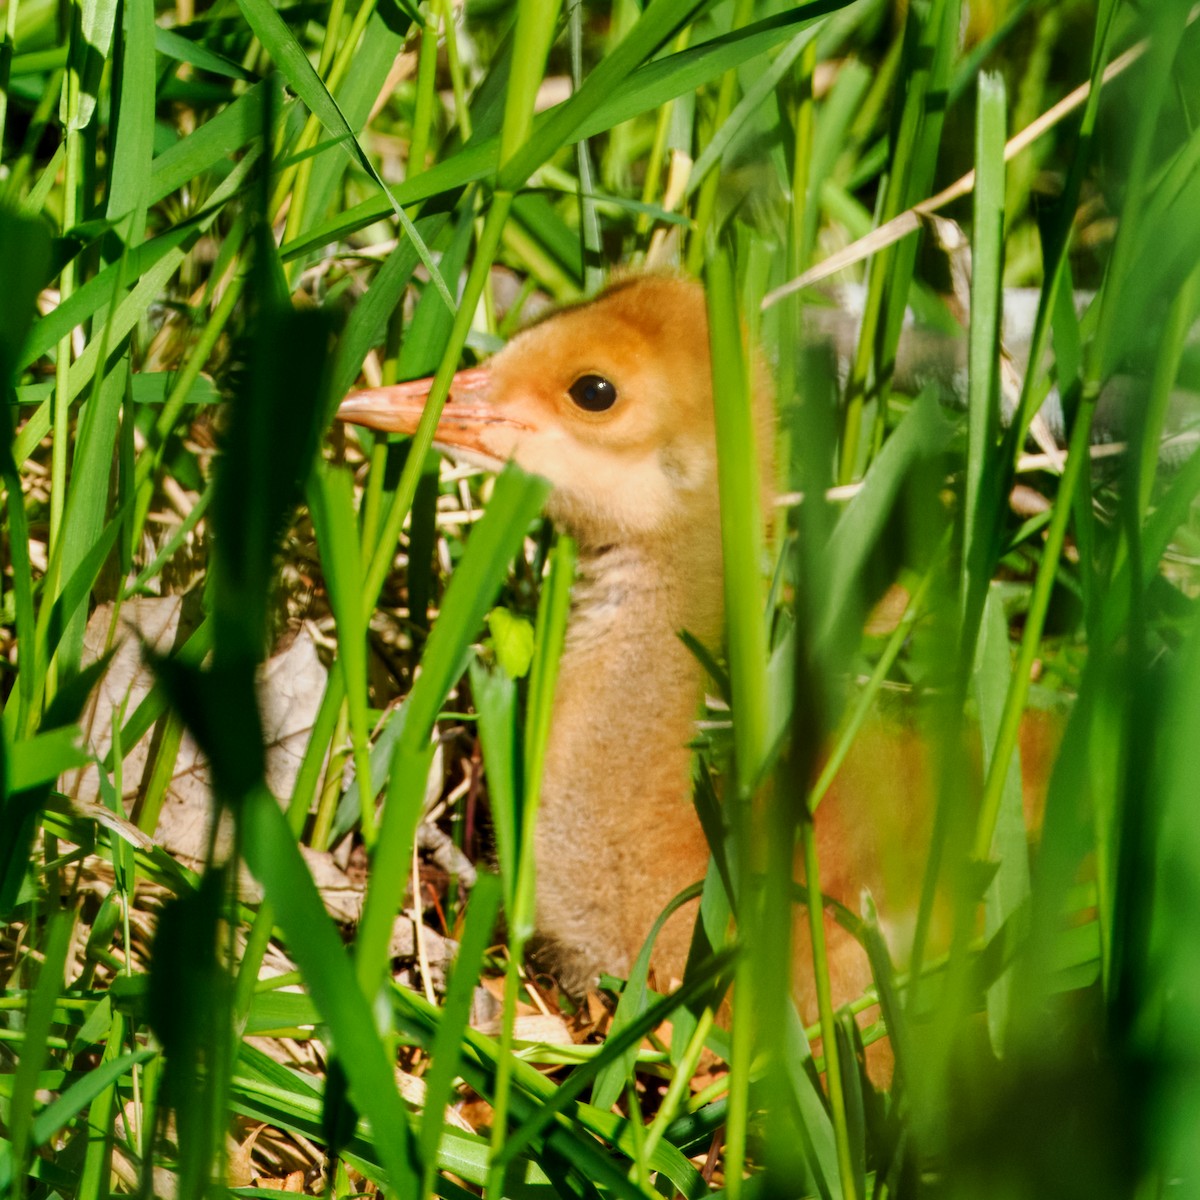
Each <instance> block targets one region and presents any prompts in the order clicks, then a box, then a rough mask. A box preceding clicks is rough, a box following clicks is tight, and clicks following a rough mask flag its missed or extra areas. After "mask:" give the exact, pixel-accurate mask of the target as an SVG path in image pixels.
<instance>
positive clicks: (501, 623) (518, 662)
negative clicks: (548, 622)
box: [487, 605, 533, 679]
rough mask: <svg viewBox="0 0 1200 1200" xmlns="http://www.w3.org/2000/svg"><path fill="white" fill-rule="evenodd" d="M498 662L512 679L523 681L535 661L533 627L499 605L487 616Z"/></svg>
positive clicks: (522, 618)
mask: <svg viewBox="0 0 1200 1200" xmlns="http://www.w3.org/2000/svg"><path fill="white" fill-rule="evenodd" d="M487 623H488V628H489V629H490V630H491V631H492V648H493V649H494V650H495V652H496V661H497V662H498V663H499V664H500V666H501V668H502V669H503V670H504V672H505V673H506V674H507V675H508V676H509V677H510V678H512V679H523V678H524V677H525V675H526V674H527V673H528V671H529V664H530V663H531V662H532V661H533V625H532V624H530V622H529V621H527V620H526V619H525V618H524V617H521V616H517V615H516V614H514V613H512V612H510V611H509V610H508V609H507V608H505V607H504V606H503V605H497V606H496V607H495V608H493V609H492V611H491V612H490V613H488V615H487Z"/></svg>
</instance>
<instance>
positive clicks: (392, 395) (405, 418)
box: [337, 366, 529, 466]
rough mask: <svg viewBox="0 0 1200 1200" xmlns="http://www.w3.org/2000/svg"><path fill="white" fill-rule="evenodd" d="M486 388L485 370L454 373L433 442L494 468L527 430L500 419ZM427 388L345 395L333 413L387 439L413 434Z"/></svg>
mask: <svg viewBox="0 0 1200 1200" xmlns="http://www.w3.org/2000/svg"><path fill="white" fill-rule="evenodd" d="M491 383H492V377H491V372H490V371H489V370H488V368H487V367H486V366H484V367H470V368H468V369H467V370H465V371H459V372H458V374H457V375H455V376H454V378H453V380H451V383H450V395H449V397H448V398H447V400H446V406H445V408H443V409H442V415H441V417H440V418H439V420H438V423H437V430H436V431H435V433H434V435H433V440H434V442H435V444H437V445H438V446H440V447H442V448H443V449H446V450H451V451H454V450H460V451H467V452H468V453H470V454H474V455H480V456H482V457H483V458H485V459H487V460H489V461H490V462H491V463H494V464H495V465H496V466H499V465H500V464H501V463H503V461H504V460H505V459H506V458H507V457H508V454H509V452H510V449H511V444H512V442H513V440H514V433H516V432H517V431H520V430H525V429H528V428H529V426H528V425H526V424H524V423H522V422H520V421H515V420H512V419H511V418H509V417H505V416H504V415H503V414H502V413H501V411H500V410H499V409H498V408H497V407H496V405H495V404H493V403H492V401H491ZM432 386H433V379H432V378H430V379H413V380H411V381H410V382H408V383H396V384H392V385H391V386H389V387H377V388H365V389H363V390H362V391H359V392H351V393H350V395H349V396H347V397H346V399H345V400H343V401H342V403H341V405H340V406H339V407H338V411H337V417H338V420H339V421H346V422H348V423H350V424H352V425H365V426H366V427H367V428H368V429H380V430H384V431H386V432H388V433H407V434H413V433H415V432H416V430H417V423H418V422H419V421H420V419H421V415H422V413H423V412H424V411H425V402H426V400H427V399H428V398H429V391H430V388H431V387H432Z"/></svg>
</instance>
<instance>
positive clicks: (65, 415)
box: [46, 71, 80, 595]
mask: <svg viewBox="0 0 1200 1200" xmlns="http://www.w3.org/2000/svg"><path fill="white" fill-rule="evenodd" d="M63 87H64V88H65V89H66V91H67V111H68V113H70V112H72V111H73V110H74V108H75V106H76V105H77V104H78V96H77V89H78V79H77V78H76V76H75V73H74V72H73V71H68V72H67V75H66V78H65V79H64V82H63ZM66 141H67V170H66V182H65V185H64V188H63V220H62V227H63V232H64V233H66V232H67V231H68V230H70V229H71V228H72V227H73V226H74V225H75V220H76V211H77V210H76V204H77V202H78V197H79V165H80V164H79V151H80V144H79V131H78V130H77V129H72V128H71V127H70V125H68V127H67V131H66ZM74 290H75V260H74V259H73V258H72V259H71V260H70V261H69V262H68V263H67V264H66V265H65V266H64V267H63V269H62V279H61V281H60V284H59V303H60V304H65V303H66V301H67V300H68V299H69V298H70V296H71V294H72V293H73V292H74ZM70 368H71V333H70V331H68V332H67V333H66V334H64V335H63V337H62V338H61V339H60V340H59V343H58V359H57V362H56V363H55V389H54V443H53V450H52V453H51V459H50V542H49V545H48V547H47V552H48V554H49V556H50V557H51V558H53V557H54V551H55V549H56V547H57V546H58V538H59V534H60V532H61V530H62V520H63V512H64V509H65V506H66V499H67V455H68V451H69V449H70V421H71V399H70V390H69V388H70V381H69V374H70ZM57 586H58V585H57V581H54V580H52V581H50V582H49V583H48V587H47V593H46V594H47V595H53V594H54V592H55V591H56V590H57Z"/></svg>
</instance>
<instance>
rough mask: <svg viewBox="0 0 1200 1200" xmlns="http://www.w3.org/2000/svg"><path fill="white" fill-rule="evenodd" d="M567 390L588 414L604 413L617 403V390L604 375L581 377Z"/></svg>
mask: <svg viewBox="0 0 1200 1200" xmlns="http://www.w3.org/2000/svg"><path fill="white" fill-rule="evenodd" d="M567 390H568V391H569V392H570V393H571V399H572V400H574V401H575V403H576V404H578V405H579V407H580V408H585V409H587V411H588V412H604V411H605V410H606V409H609V408H612V406H613V405H614V404H616V402H617V389H616V388H615V387H613V385H612V384H611V383H609V381H608V380H607V379H605V378H604V376H603V375H580V377H579V378H578V379H577V380H575V382H574V383H573V384H571V386H570V387H569V388H568V389H567Z"/></svg>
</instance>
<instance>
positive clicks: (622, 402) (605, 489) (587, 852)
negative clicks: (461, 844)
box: [341, 275, 929, 1019]
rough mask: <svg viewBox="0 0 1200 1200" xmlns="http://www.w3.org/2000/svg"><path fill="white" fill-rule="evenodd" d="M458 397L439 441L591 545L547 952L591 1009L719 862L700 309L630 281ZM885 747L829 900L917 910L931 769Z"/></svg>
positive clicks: (837, 967) (800, 978) (800, 981)
mask: <svg viewBox="0 0 1200 1200" xmlns="http://www.w3.org/2000/svg"><path fill="white" fill-rule="evenodd" d="M460 379H461V384H460V386H457V387H456V388H454V389H452V392H451V399H450V401H449V403H448V405H447V408H446V410H445V414H444V415H443V417H442V420H441V423H440V424H439V427H438V441H439V442H440V443H441V444H442V445H444V446H445V447H446V448H447V449H449V450H451V451H454V452H456V453H459V454H460V455H464V456H466V457H470V458H474V459H475V460H476V461H482V462H483V463H485V464H486V465H489V466H493V467H495V466H499V465H500V464H501V463H503V462H504V461H505V460H507V459H509V458H513V459H515V460H516V462H517V463H518V464H519V465H521V466H522V467H524V468H526V469H527V470H530V471H532V472H535V473H537V474H540V475H543V476H545V477H547V478H548V479H549V480H550V481H551V483H552V484H553V492H552V494H551V497H550V501H549V511H550V513H551V515H552V516H553V517H554V518H555V520H556V521H558V522H559V523H560V524H561V525H562V526H563V527H564V528H565V529H566V530H568V531H569V532H570V533H572V534H573V535H574V536H575V538H576V539H577V541H578V543H579V574H578V578H577V582H576V585H575V589H574V593H573V603H572V614H571V619H570V625H569V628H568V633H567V640H566V645H565V649H564V652H563V655H562V660H561V665H560V673H559V680H558V687H557V692H556V696H555V705H554V715H553V721H552V727H551V737H550V744H549V747H548V750H547V759H546V766H545V774H544V778H543V787H542V801H541V811H540V815H539V824H538V830H537V845H536V860H537V886H538V904H537V916H538V927H539V934H540V936H541V938H542V939H543V940H544V942H545V943H546V944H547V945H548V946H549V947H550V948H551V952H552V955H553V960H554V961H555V963H556V965H557V969H558V973H559V976H560V978H561V979H562V980H563V981H564V982H565V983H566V984H567V985H568V986H569V987H571V988H573V989H576V990H581V989H582V988H583V987H585V986H586V985H587V984H589V983H591V982H592V981H594V979H595V978H596V976H597V974H598V973H600V972H602V971H607V972H612V973H614V974H618V975H619V974H622V973H624V972H626V971H627V970H628V969H629V967H630V966H631V964H632V961H633V959H634V957H635V956H636V954H637V953H638V951H639V950H640V948H641V946H642V943H643V941H644V939H645V937H646V935H647V933H648V932H649V930H650V927H651V925H652V924H653V922H654V920H655V919H656V918H657V917H658V915H659V914H660V912H661V911H662V910H663V908H664V907H665V906H666V904H667V903H668V902H669V901H670V899H671V898H672V897H673V896H675V895H676V894H677V893H678V892H679V891H680V890H681V889H683V888H684V887H686V886H687V885H688V884H691V883H694V882H696V881H697V880H699V879H701V878H702V877H703V875H704V873H705V870H706V867H707V863H708V857H709V850H708V845H707V843H706V841H705V838H704V835H703V833H702V831H701V827H700V823H699V820H698V818H697V816H696V812H695V809H694V807H693V805H692V799H691V797H692V783H691V751H690V750H689V748H688V743H689V742H690V741H691V740H692V738H693V736H694V731H695V718H696V714H697V711H698V707H699V704H700V702H701V700H702V698H703V695H704V690H705V682H706V680H705V674H704V670H703V668H702V667H701V665H700V663H699V661H698V660H697V659H696V658H695V656H694V655H693V654H692V653H691V651H690V650H689V649H688V648H687V647H686V645H685V644H684V643H683V641H682V640H681V639H680V638H679V636H678V635H679V633H680V631H683V630H686V631H687V632H689V633H690V634H692V635H693V636H694V637H696V638H698V639H699V640H700V641H701V642H702V643H704V644H706V645H708V646H709V647H712V648H714V649H716V648H717V647H718V646H719V644H720V641H721V637H722V632H723V623H724V608H723V583H722V556H721V542H720V525H719V518H720V509H719V499H718V487H717V474H716V442H715V430H714V414H713V401H712V383H711V369H710V361H709V348H708V334H707V315H706V305H705V299H704V294H703V291H702V290H701V288H700V286H699V285H698V284H696V283H694V282H692V281H689V280H686V279H682V278H679V277H675V276H656V275H651V276H641V277H634V278H631V279H629V280H626V281H623V282H620V283H618V284H616V285H615V286H613V287H610V288H609V289H608V290H607V291H605V292H602V293H601V294H600V296H599V297H598V298H597V299H595V300H594V301H592V302H590V303H589V304H586V305H581V306H578V307H575V308H570V309H566V310H563V311H561V312H559V313H557V314H555V315H552V316H551V317H549V318H547V319H546V320H544V321H542V322H540V323H539V324H537V325H535V326H533V327H531V328H530V329H528V330H526V331H525V332H523V333H521V334H519V335H518V336H517V337H516V338H514V339H513V341H512V342H510V343H509V345H508V346H507V347H506V348H505V349H504V350H503V351H502V352H501V353H499V354H498V355H497V356H496V357H495V358H493V359H492V360H491V361H490V363H488V364H487V365H486V367H484V368H476V369H475V370H473V371H469V372H464V373H463V375H462V376H461V377H460ZM427 389H428V384H427V383H417V384H412V385H399V386H398V387H395V388H381V389H376V390H374V391H371V392H366V393H358V394H356V395H355V396H352V397H351V398H350V399H349V400H347V402H346V403H345V404H344V405H343V408H342V413H341V415H342V416H343V419H346V420H350V421H355V422H359V423H363V424H368V425H372V426H374V427H376V428H382V429H394V430H398V431H403V432H411V431H412V429H413V428H414V427H415V424H416V420H417V418H418V417H419V414H420V408H421V403H422V401H423V397H424V395H425V394H426V392H427ZM754 403H755V408H756V417H757V423H758V428H759V431H760V438H759V443H760V450H761V458H762V463H763V468H764V470H763V475H764V478H765V479H766V480H769V479H770V476H771V470H770V463H771V443H772V425H771V422H772V416H771V395H770V388H769V385H768V384H767V383H766V380H765V376H763V375H762V374H761V372H760V375H759V378H758V384H757V387H756V395H755V397H754ZM871 740H872V742H873V748H872V752H871V754H870V755H869V756H867V757H865V758H862V759H859V760H858V761H856V762H852V763H851V764H850V765H849V766H848V767H847V768H846V769H845V770H843V772H842V773H841V775H840V776H839V778H838V780H837V782H836V783H835V785H834V787H833V789H832V790H831V793H830V795H829V796H828V797H827V798H826V800H825V802H824V803H823V805H822V806H821V809H820V815H819V820H818V847H819V851H820V857H821V863H822V886H823V888H824V890H825V891H826V892H828V893H829V894H831V895H833V896H835V897H836V898H839V899H842V900H843V901H844V902H846V903H848V904H851V905H852V906H854V907H857V903H858V897H859V894H860V892H861V889H862V888H863V886H870V887H871V888H872V890H873V891H874V892H875V893H876V895H877V896H879V895H881V894H882V895H883V898H884V900H885V902H886V901H887V900H889V899H894V901H895V904H894V906H893V907H894V909H895V910H896V911H897V912H899V910H901V909H903V908H905V907H907V904H908V900H909V897H908V896H907V895H904V894H903V893H904V891H905V889H904V888H903V887H902V886H898V885H896V884H895V883H894V880H892V879H889V878H888V872H887V870H886V869H885V868H886V863H887V860H888V859H889V857H894V856H889V855H888V854H887V853H885V851H886V850H887V849H888V847H889V846H890V847H895V846H901V847H913V846H921V838H922V836H923V833H924V832H925V831H926V830H927V826H928V812H929V806H928V804H927V803H924V802H923V801H924V800H926V799H927V796H926V793H927V792H928V789H927V787H926V778H925V776H926V771H925V766H924V762H923V758H922V754H921V751H920V750H919V747H917V746H916V745H915V743H913V742H912V739H910V738H909V737H908V735H907V734H906V733H905V731H903V730H900V729H890V728H887V727H884V726H879V727H877V728H876V729H875V730H873V731H872V736H871ZM872 793H875V794H877V795H878V796H879V797H882V802H872ZM923 853H924V850H923V848H921V849H919V850H917V851H915V855H916V857H918V858H919V857H920V856H922V855H923ZM917 874H918V873H917V872H915V871H914V872H913V875H914V877H915V876H916V875H917ZM694 911H695V910H694V908H692V909H685V910H682V911H681V912H680V913H678V914H677V915H676V916H675V917H674V918H672V920H671V921H670V922H669V923H668V925H667V926H666V927H665V929H664V931H663V933H662V935H661V936H660V938H659V941H658V943H657V949H656V953H655V956H654V959H653V964H654V967H655V970H656V973H657V977H658V980H659V982H660V984H662V985H665V984H668V983H669V982H670V981H671V980H672V979H674V978H678V977H679V976H681V975H682V970H683V964H684V961H685V959H686V953H687V947H688V942H689V935H690V928H691V924H692V920H693V917H694ZM829 930H830V937H831V970H832V974H833V977H834V978H833V983H834V999H835V1001H838V1002H841V1001H844V1000H848V999H850V998H852V997H853V996H854V995H857V994H858V993H859V992H860V991H861V990H862V988H863V987H864V986H866V984H868V983H869V981H870V976H869V970H868V968H867V963H866V958H865V955H864V954H863V953H862V951H861V949H860V948H859V947H858V946H857V945H856V944H855V943H854V942H853V941H852V939H850V938H849V937H847V936H845V935H844V934H842V933H841V932H840V931H838V930H836V929H834V928H833V927H832V925H830V926H829ZM807 961H808V960H807V956H806V954H805V953H804V951H803V950H802V949H801V950H799V951H798V957H797V962H798V964H799V965H798V970H797V998H798V1000H799V1002H800V1005H801V1011H802V1015H804V1016H805V1017H806V1019H811V1018H812V1016H813V1015H814V1014H815V1001H814V997H813V992H812V988H811V985H810V983H809V982H808V979H809V976H810V973H811V972H810V970H808V969H807Z"/></svg>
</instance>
